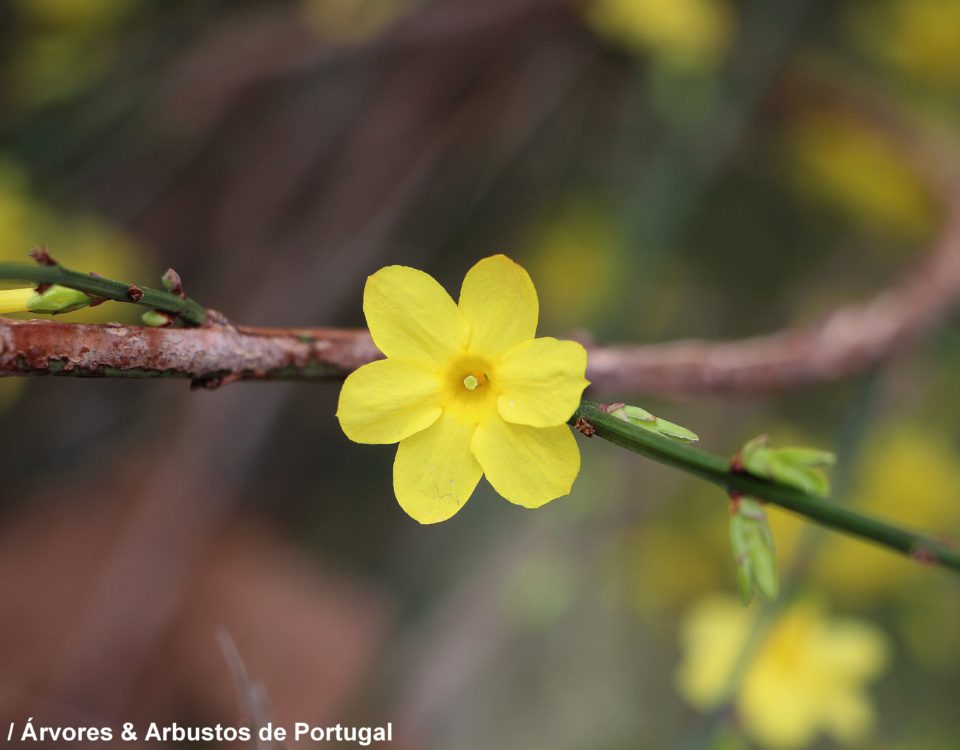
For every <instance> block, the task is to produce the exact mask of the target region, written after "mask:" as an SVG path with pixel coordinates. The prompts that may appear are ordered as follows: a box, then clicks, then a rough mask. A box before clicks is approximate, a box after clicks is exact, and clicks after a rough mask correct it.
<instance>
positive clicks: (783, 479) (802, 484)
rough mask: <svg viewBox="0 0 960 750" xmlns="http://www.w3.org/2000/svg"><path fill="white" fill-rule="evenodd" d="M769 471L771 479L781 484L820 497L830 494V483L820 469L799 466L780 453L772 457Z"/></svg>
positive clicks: (776, 452) (777, 452) (775, 453)
mask: <svg viewBox="0 0 960 750" xmlns="http://www.w3.org/2000/svg"><path fill="white" fill-rule="evenodd" d="M769 469H770V478H771V479H773V480H774V481H776V482H779V483H780V484H786V485H788V486H790V487H796V488H797V489H798V490H803V491H804V492H809V493H810V494H811V495H819V496H820V497H824V496H826V495H828V494H830V482H829V481H828V480H827V476H826V474H824V473H823V472H822V471H820V470H819V469H808V468H807V467H805V466H797V465H796V464H794V463H792V462H791V461H789V460H788V459H786V458H784V457H783V456H782V455H781V454H780V452H779V451H774V453H773V455H772V456H771V457H770V464H769Z"/></svg>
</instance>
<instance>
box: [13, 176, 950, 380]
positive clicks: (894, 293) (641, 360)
mask: <svg viewBox="0 0 960 750" xmlns="http://www.w3.org/2000/svg"><path fill="white" fill-rule="evenodd" d="M958 300H960V195H957V196H955V197H954V198H953V199H952V200H951V201H950V202H949V203H948V204H947V219H946V222H945V226H944V230H943V233H942V235H941V238H940V240H939V241H938V243H937V245H936V246H935V248H934V251H933V252H932V253H931V254H930V255H929V256H928V257H927V258H925V259H924V261H922V262H921V263H920V264H919V265H918V266H917V267H916V268H914V269H913V271H912V272H910V273H908V274H907V275H906V276H905V277H904V278H903V279H902V280H901V282H900V283H899V284H896V285H895V286H893V287H891V288H889V289H887V290H885V291H883V292H881V293H880V294H878V295H877V296H876V297H874V298H873V299H871V300H869V301H867V302H865V303H862V304H853V305H849V306H846V307H843V308H840V309H838V310H836V311H835V312H833V313H832V314H831V315H829V316H827V317H826V318H824V319H823V320H822V321H820V322H819V323H815V324H812V325H809V326H804V327H799V328H788V329H785V330H783V331H780V332H778V333H774V334H769V335H766V336H757V337H753V338H747V339H741V340H733V341H718V342H712V341H677V342H671V343H665V344H651V345H636V344H631V345H617V346H601V345H593V344H591V345H589V346H588V349H589V358H588V362H589V365H588V370H587V376H588V378H589V379H590V380H591V382H592V383H593V390H594V391H596V392H606V393H610V392H612V393H627V392H630V393H643V394H646V395H660V396H680V395H689V394H697V393H761V392H772V391H782V390H787V389H791V388H797V387H802V386H809V385H813V384H816V383H824V382H831V381H834V380H837V379H839V378H842V377H845V376H850V375H853V374H856V373H858V372H862V371H865V370H867V369H869V368H871V367H874V366H876V365H878V364H880V363H881V362H883V361H884V360H885V359H887V358H889V357H891V356H893V355H894V354H896V353H897V352H898V351H899V350H900V349H901V348H902V346H903V345H904V344H905V343H906V342H909V341H911V340H913V339H916V338H917V337H919V336H920V335H921V334H923V333H924V332H925V331H926V330H928V329H929V328H931V327H932V326H933V325H935V324H936V323H937V322H938V321H940V320H941V319H942V318H944V317H945V316H946V315H948V314H949V313H950V312H951V311H953V310H954V308H955V306H956V304H957V301H958ZM221 317H222V316H217V315H210V316H208V323H207V325H206V326H204V327H200V328H159V329H158V328H141V327H137V326H119V325H106V326H103V325H86V324H71V323H59V322H53V321H49V320H32V321H15V320H9V319H0V376H4V375H69V376H79V377H124V378H157V377H181V378H189V379H190V380H192V381H193V383H194V384H195V385H202V386H207V387H215V386H217V385H220V384H222V383H224V382H231V381H235V380H281V379H289V380H338V379H342V378H343V377H345V376H346V375H347V374H348V373H349V372H351V371H353V370H355V369H356V368H357V367H360V366H361V365H363V364H366V363H367V362H371V361H373V360H375V359H379V358H380V357H381V355H380V353H379V352H378V351H377V349H376V347H374V345H373V342H372V340H371V339H370V335H369V334H368V333H367V332H366V331H364V330H357V329H335V328H305V329H279V328H252V327H246V326H235V325H231V324H228V323H211V322H210V321H211V320H217V319H219V318H221Z"/></svg>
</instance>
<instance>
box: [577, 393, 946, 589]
mask: <svg viewBox="0 0 960 750" xmlns="http://www.w3.org/2000/svg"><path fill="white" fill-rule="evenodd" d="M579 419H583V420H585V421H586V422H588V423H589V424H590V426H592V427H593V429H594V430H595V431H596V434H597V435H598V436H599V437H602V438H603V439H604V440H608V441H609V442H611V443H613V444H614V445H619V446H620V447H621V448H626V449H627V450H631V451H633V452H634V453H639V454H640V455H642V456H646V457H647V458H652V459H653V460H654V461H659V462H660V463H663V464H666V465H668V466H673V467H674V468H677V469H680V470H681V471H685V472H687V473H689V474H695V475H696V476H699V477H701V478H702V479H706V480H707V481H708V482H713V483H714V484H716V485H719V486H720V487H722V488H723V489H724V491H725V492H727V493H728V494H729V493H731V492H739V493H740V494H743V495H749V496H751V497H756V498H759V499H761V500H764V501H766V502H768V503H770V504H772V505H779V506H780V507H781V508H786V509H787V510H790V511H793V512H794V513H796V514H798V515H801V516H804V517H805V518H809V519H810V520H811V521H816V522H817V523H819V524H821V525H822V526H826V527H828V528H831V529H834V530H836V531H840V532H843V533H845V534H850V535H852V536H856V537H859V538H861V539H866V540H868V541H871V542H874V543H875V544H879V545H881V546H883V547H887V548H888V549H891V550H895V551H897V552H900V553H902V554H904V555H910V556H911V557H913V558H915V559H917V560H919V561H921V562H929V563H932V564H937V565H940V566H943V567H945V568H951V569H953V570H956V571H960V552H958V551H957V550H955V549H951V548H950V547H949V546H947V545H945V544H943V543H941V542H938V541H937V540H935V539H932V538H930V537H929V536H925V535H923V534H917V533H914V532H912V531H907V530H906V529H902V528H899V527H897V526H893V525H891V524H889V523H886V522H884V521H881V520H879V519H876V518H872V517H870V516H867V515H863V514H861V513H856V512H854V511H852V510H849V509H848V508H845V507H843V506H840V505H836V504H834V503H831V502H830V501H829V500H825V499H823V498H820V497H817V496H816V495H811V494H808V493H806V492H803V491H802V490H798V489H795V488H793V487H787V486H785V485H781V484H775V483H773V482H770V481H768V480H766V479H760V478H757V477H754V476H751V475H749V474H741V473H737V472H734V471H733V470H732V469H731V468H730V461H729V460H728V459H725V458H722V457H720V456H714V455H711V454H709V453H705V452H704V451H701V450H699V449H697V448H692V447H690V446H689V445H684V444H682V443H677V442H675V441H673V440H671V439H669V438H665V437H663V436H662V435H658V434H656V433H654V432H650V431H649V430H644V429H643V428H641V427H636V426H634V425H632V424H630V423H629V422H625V421H624V420H622V419H620V418H619V417H616V416H613V415H611V414H607V413H606V412H605V411H603V409H601V408H600V406H599V405H598V404H595V403H592V402H590V401H584V402H582V403H581V404H580V408H579V409H577V411H576V413H575V414H574V415H573V417H571V422H576V421H577V420H579Z"/></svg>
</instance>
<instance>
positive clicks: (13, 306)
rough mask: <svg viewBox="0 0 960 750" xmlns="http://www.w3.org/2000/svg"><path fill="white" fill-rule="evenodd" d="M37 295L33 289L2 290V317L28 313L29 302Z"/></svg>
mask: <svg viewBox="0 0 960 750" xmlns="http://www.w3.org/2000/svg"><path fill="white" fill-rule="evenodd" d="M36 293H37V290H36V289H34V288H33V287H27V288H26V289H3V290H0V315H6V314H7V313H18V312H27V310H28V309H29V308H28V307H27V302H29V301H30V299H31V298H32V297H33V296H34V295H35V294H36Z"/></svg>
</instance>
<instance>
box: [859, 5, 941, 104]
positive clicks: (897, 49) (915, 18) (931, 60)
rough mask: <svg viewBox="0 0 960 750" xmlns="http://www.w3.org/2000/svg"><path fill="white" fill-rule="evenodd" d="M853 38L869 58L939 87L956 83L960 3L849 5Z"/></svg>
mask: <svg viewBox="0 0 960 750" xmlns="http://www.w3.org/2000/svg"><path fill="white" fill-rule="evenodd" d="M850 19H851V24H850V25H851V29H852V31H853V36H854V38H855V39H856V40H857V42H858V43H859V44H860V46H861V47H862V48H863V49H865V50H866V51H867V52H868V53H869V54H871V55H872V56H873V57H874V58H877V59H879V60H881V61H883V62H885V63H887V64H888V65H891V66H893V67H895V68H897V69H899V70H900V71H901V72H903V73H905V74H907V75H909V76H912V77H914V78H917V79H923V80H925V81H927V82H929V83H932V84H935V85H938V86H956V85H957V83H960V2H958V0H885V1H884V2H877V3H854V4H852V5H851V6H850Z"/></svg>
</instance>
